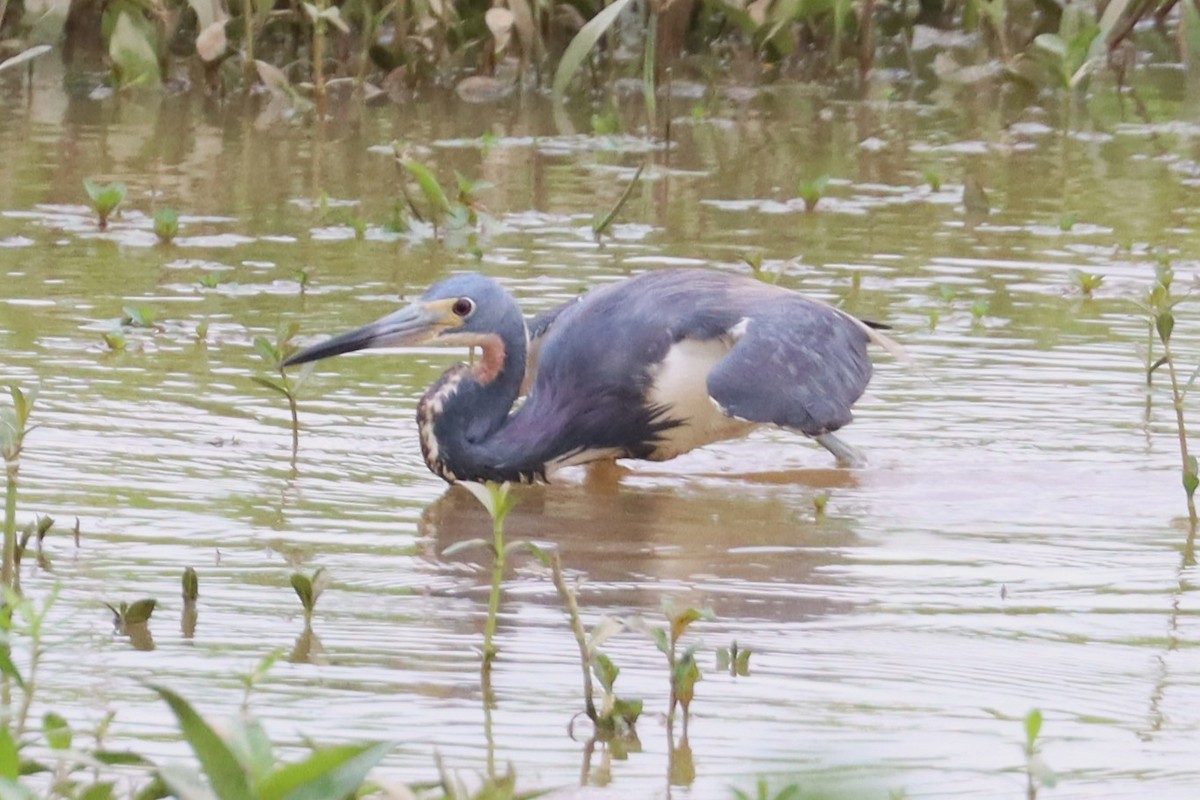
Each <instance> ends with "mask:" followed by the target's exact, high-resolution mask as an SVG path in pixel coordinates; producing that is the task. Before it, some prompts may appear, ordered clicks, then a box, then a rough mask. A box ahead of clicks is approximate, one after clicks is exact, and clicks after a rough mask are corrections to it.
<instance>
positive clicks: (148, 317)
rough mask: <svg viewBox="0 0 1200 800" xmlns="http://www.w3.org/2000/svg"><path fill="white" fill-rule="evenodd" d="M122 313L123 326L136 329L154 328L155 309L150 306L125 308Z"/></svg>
mask: <svg viewBox="0 0 1200 800" xmlns="http://www.w3.org/2000/svg"><path fill="white" fill-rule="evenodd" d="M121 313H122V314H123V315H124V316H123V317H122V319H121V323H122V324H123V325H129V326H131V327H134V328H153V327H154V309H152V308H150V307H149V306H125V307H124V308H122V309H121Z"/></svg>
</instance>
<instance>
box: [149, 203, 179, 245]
mask: <svg viewBox="0 0 1200 800" xmlns="http://www.w3.org/2000/svg"><path fill="white" fill-rule="evenodd" d="M178 234H179V212H178V211H176V210H175V209H173V208H160V209H159V210H158V211H157V212H155V214H154V235H155V236H157V237H158V238H159V240H160V241H162V242H164V243H167V244H170V243H171V241H172V240H174V238H175V237H176V236H177V235H178Z"/></svg>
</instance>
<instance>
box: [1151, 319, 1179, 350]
mask: <svg viewBox="0 0 1200 800" xmlns="http://www.w3.org/2000/svg"><path fill="white" fill-rule="evenodd" d="M1154 327H1155V328H1157V329H1158V338H1159V339H1161V340H1162V342H1163V344H1168V343H1169V342H1170V341H1171V334H1172V333H1173V332H1174V330H1175V315H1174V314H1172V313H1171V312H1170V311H1163V312H1162V313H1160V314H1158V315H1157V316H1156V317H1155V318H1154Z"/></svg>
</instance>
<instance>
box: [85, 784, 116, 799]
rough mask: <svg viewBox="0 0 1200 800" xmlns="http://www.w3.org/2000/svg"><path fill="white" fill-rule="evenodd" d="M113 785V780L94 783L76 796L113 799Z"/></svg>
mask: <svg viewBox="0 0 1200 800" xmlns="http://www.w3.org/2000/svg"><path fill="white" fill-rule="evenodd" d="M113 786H114V784H113V783H112V781H101V782H99V783H93V784H92V785H91V786H89V787H87V788H86V789H84V790H83V791H82V792H79V794H77V795H75V798H76V800H113V797H114V793H113Z"/></svg>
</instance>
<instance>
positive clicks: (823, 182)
mask: <svg viewBox="0 0 1200 800" xmlns="http://www.w3.org/2000/svg"><path fill="white" fill-rule="evenodd" d="M828 186H829V176H828V175H821V176H820V177H817V178H814V179H812V180H809V181H801V182H800V185H799V186H798V187H797V194H799V196H800V199H801V200H803V201H804V210H805V211H813V210H815V209H816V207H817V203H819V202H821V198H822V197H824V196H825V189H826V188H827V187H828Z"/></svg>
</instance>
